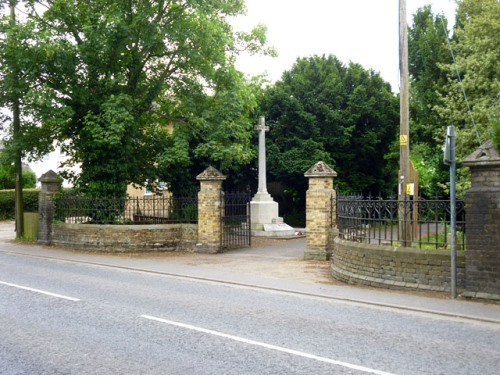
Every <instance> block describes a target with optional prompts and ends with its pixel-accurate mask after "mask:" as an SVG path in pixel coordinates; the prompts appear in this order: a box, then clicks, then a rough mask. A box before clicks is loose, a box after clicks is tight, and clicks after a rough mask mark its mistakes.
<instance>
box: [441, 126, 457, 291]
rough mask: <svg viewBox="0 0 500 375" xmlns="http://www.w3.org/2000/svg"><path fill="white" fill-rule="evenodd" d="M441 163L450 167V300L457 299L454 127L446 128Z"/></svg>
mask: <svg viewBox="0 0 500 375" xmlns="http://www.w3.org/2000/svg"><path fill="white" fill-rule="evenodd" d="M443 163H444V164H445V165H449V166H450V215H451V298H456V297H457V231H456V229H457V213H456V208H457V203H456V201H457V198H456V182H455V174H456V159H455V127H454V126H453V125H451V126H448V129H447V131H446V143H445V145H444V158H443Z"/></svg>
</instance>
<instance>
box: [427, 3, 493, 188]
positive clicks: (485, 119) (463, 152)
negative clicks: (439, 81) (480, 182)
mask: <svg viewBox="0 0 500 375" xmlns="http://www.w3.org/2000/svg"><path fill="white" fill-rule="evenodd" d="M498 35H500V2H498V1H497V0H460V1H458V9H457V22H456V26H455V29H454V34H453V40H452V42H451V45H452V47H453V51H454V55H455V58H456V64H447V65H443V66H442V69H444V70H445V71H446V72H447V74H448V82H447V83H446V84H445V87H444V94H442V104H441V105H438V106H437V108H436V109H437V110H438V113H439V115H440V116H441V117H442V118H443V119H447V120H448V121H449V122H450V124H453V125H455V126H456V128H457V158H458V160H460V159H463V158H464V157H466V156H467V155H469V154H470V153H472V152H473V151H474V150H475V149H477V147H478V145H479V143H483V142H485V141H486V140H487V139H490V138H493V136H494V132H495V126H498V125H495V124H498V117H499V114H500V96H499V92H500V39H499V38H498ZM457 71H458V73H459V74H460V77H461V80H459V79H458V76H457ZM463 92H465V94H466V96H467V101H466V100H465V98H464V95H463ZM467 102H468V103H467ZM467 104H468V105H467ZM469 108H470V112H469ZM474 124H475V125H474ZM468 186H470V183H469V181H468V178H467V170H465V169H464V168H461V169H460V170H459V186H458V188H457V192H458V194H460V195H463V193H464V192H465V191H466V190H467V188H468Z"/></svg>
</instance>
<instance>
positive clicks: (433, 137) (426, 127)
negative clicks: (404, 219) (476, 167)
mask: <svg viewBox="0 0 500 375" xmlns="http://www.w3.org/2000/svg"><path fill="white" fill-rule="evenodd" d="M446 27H447V20H446V17H444V15H442V14H441V15H437V16H434V15H433V14H432V9H431V7H430V6H425V7H423V8H420V9H418V10H417V12H416V13H415V14H414V16H413V23H412V26H411V27H410V28H409V30H408V59H409V72H410V79H411V86H410V140H411V159H412V161H413V163H414V164H415V167H416V169H417V170H418V172H419V189H420V194H421V195H422V196H424V197H427V198H435V197H437V196H443V195H445V193H446V192H445V190H444V189H443V181H446V180H449V175H448V173H449V172H448V169H447V168H446V167H445V166H444V164H443V161H442V160H443V158H442V151H441V148H442V146H443V144H444V137H445V134H446V127H447V126H448V125H450V124H449V123H448V122H447V121H448V119H443V118H441V117H440V116H439V114H438V112H437V111H436V109H435V108H436V106H438V105H440V104H441V103H442V99H441V97H442V94H443V87H444V85H445V83H446V78H447V76H446V71H444V70H442V69H441V66H442V65H443V64H449V63H450V62H451V61H452V58H451V54H450V52H449V49H448V46H447V43H448V42H447V31H446V30H447V29H446Z"/></svg>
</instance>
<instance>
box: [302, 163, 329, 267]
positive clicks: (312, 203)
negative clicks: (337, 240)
mask: <svg viewBox="0 0 500 375" xmlns="http://www.w3.org/2000/svg"><path fill="white" fill-rule="evenodd" d="M304 176H305V177H307V178H309V189H308V190H307V192H306V234H307V247H306V251H305V252H304V259H305V260H311V259H314V260H328V259H329V258H330V256H331V253H332V246H333V235H332V230H335V225H334V224H335V212H334V210H335V208H334V206H333V205H332V199H333V203H335V190H333V178H334V177H336V176H337V172H335V171H334V170H333V169H332V168H330V167H329V166H328V165H327V164H326V163H324V162H322V161H320V162H318V163H316V164H314V165H313V166H312V167H311V168H310V169H309V170H308V171H307V172H306V173H305V174H304ZM332 206H333V207H332Z"/></svg>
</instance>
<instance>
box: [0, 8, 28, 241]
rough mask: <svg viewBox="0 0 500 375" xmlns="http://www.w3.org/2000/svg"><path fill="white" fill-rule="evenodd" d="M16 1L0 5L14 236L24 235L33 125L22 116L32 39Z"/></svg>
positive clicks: (0, 82)
mask: <svg viewBox="0 0 500 375" xmlns="http://www.w3.org/2000/svg"><path fill="white" fill-rule="evenodd" d="M17 3H18V2H17V0H9V1H8V8H7V1H0V9H1V11H3V12H5V11H6V10H7V9H8V15H7V14H3V13H1V14H2V17H1V19H0V35H2V37H1V38H0V108H7V109H8V110H9V112H10V115H6V114H2V117H3V118H2V122H5V121H9V120H10V122H11V126H10V128H9V130H10V137H9V139H6V142H5V145H6V150H5V151H4V152H3V158H4V159H7V161H8V165H10V164H11V163H12V164H13V168H12V171H10V172H11V173H12V175H13V176H14V185H15V186H14V187H15V218H16V236H17V238H22V237H23V234H24V219H23V218H24V202H23V185H24V183H23V166H22V159H23V157H24V156H26V152H25V147H24V146H25V142H26V139H27V137H26V133H27V131H28V130H29V127H30V126H31V125H32V123H30V121H29V116H26V114H23V113H22V111H23V110H24V107H25V104H26V103H25V101H24V95H25V94H26V93H27V91H28V90H29V84H30V82H32V78H33V76H32V75H31V74H30V72H31V69H30V66H31V65H32V63H33V60H32V59H31V55H30V53H29V52H27V51H28V50H29V48H26V47H27V46H26V43H25V40H26V39H27V38H28V37H29V35H31V32H32V29H31V25H30V24H29V23H19V22H18V20H17V18H16V6H17Z"/></svg>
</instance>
